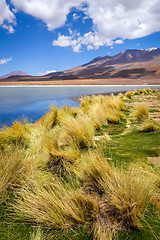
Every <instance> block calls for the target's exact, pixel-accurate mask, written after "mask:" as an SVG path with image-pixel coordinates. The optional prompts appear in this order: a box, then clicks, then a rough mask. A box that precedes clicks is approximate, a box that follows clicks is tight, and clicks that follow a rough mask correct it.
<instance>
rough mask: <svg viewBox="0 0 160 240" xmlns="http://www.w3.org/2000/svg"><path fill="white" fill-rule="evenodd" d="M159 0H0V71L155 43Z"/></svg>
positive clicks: (58, 65) (61, 64)
mask: <svg viewBox="0 0 160 240" xmlns="http://www.w3.org/2000/svg"><path fill="white" fill-rule="evenodd" d="M159 23H160V0H134V1H133V0H0V76H2V75H5V74H7V73H9V72H11V71H16V70H21V71H24V72H25V73H27V74H29V75H43V74H45V73H49V72H50V71H62V70H66V69H70V68H73V67H75V66H78V65H82V64H85V63H87V62H89V61H91V60H92V59H93V58H95V57H98V56H106V55H111V56H113V55H115V54H117V53H119V52H120V51H124V50H127V49H148V48H150V47H160V24H159Z"/></svg>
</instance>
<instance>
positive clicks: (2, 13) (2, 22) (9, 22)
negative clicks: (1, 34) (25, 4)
mask: <svg viewBox="0 0 160 240" xmlns="http://www.w3.org/2000/svg"><path fill="white" fill-rule="evenodd" d="M15 24H16V22H15V15H14V13H13V12H12V11H11V10H10V8H9V6H8V5H7V3H6V1H5V0H0V26H2V28H4V29H7V30H8V31H9V32H10V33H13V32H14V29H13V25H15Z"/></svg>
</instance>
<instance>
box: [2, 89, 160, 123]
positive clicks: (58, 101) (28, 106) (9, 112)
mask: <svg viewBox="0 0 160 240" xmlns="http://www.w3.org/2000/svg"><path fill="white" fill-rule="evenodd" d="M146 87H150V88H152V89H154V88H158V89H160V85H158V86H157V85H156V86H155V85H154V86H144V85H143V86H133V85H131V86H126V85H125V86H124V85H119V86H113V85H112V86H102V85H99V86H41V87H39V86H38V87H37V86H34V87H33V86H25V87H24V86H16V87H15V86H7V87H6V86H4V87H3V86H1V87H0V126H3V125H11V124H12V122H14V121H15V120H21V119H23V117H25V118H27V119H28V120H29V121H30V122H35V121H36V120H38V119H39V118H40V117H42V116H43V115H44V114H45V113H46V112H47V111H48V110H49V106H50V105H57V106H58V107H61V106H63V105H65V104H66V105H71V106H79V103H77V102H75V101H73V100H71V99H70V98H71V97H74V96H79V95H85V94H97V93H107V92H113V93H114V92H117V91H128V90H134V89H141V88H146Z"/></svg>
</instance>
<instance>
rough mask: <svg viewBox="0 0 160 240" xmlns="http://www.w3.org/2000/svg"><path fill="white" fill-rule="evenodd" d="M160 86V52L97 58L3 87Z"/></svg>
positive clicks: (129, 52) (131, 52)
mask: <svg viewBox="0 0 160 240" xmlns="http://www.w3.org/2000/svg"><path fill="white" fill-rule="evenodd" d="M7 83H8V84H13V83H15V84H51V85H54V84H55V85H63V84H64V85H72V84H75V85H80V84H84V85H85V84H89V85H90V84H91V85H94V84H99V85H101V84H106V85H107V84H108V85H110V84H117V85H118V84H122V85H123V84H128V85H130V84H131V85H132V84H133V85H138V84H146V85H147V84H157V85H159V84H160V48H150V49H147V50H136V49H130V50H126V51H123V52H120V53H118V54H116V55H114V56H105V57H97V58H95V59H93V60H91V61H90V62H88V63H86V64H83V65H80V66H77V67H74V68H72V69H69V70H65V71H61V72H55V73H50V74H47V75H45V76H42V77H38V76H34V77H33V76H14V75H13V76H12V77H9V78H7V79H6V78H5V80H4V79H1V80H0V84H2V85H3V84H7Z"/></svg>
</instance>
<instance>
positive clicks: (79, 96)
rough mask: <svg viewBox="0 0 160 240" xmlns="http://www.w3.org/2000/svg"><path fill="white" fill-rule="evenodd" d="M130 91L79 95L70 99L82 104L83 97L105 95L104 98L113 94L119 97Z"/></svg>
mask: <svg viewBox="0 0 160 240" xmlns="http://www.w3.org/2000/svg"><path fill="white" fill-rule="evenodd" d="M128 91H129V90H125V91H116V92H106V93H95V94H94V93H93V94H84V95H78V96H74V97H70V98H69V99H71V100H72V101H75V102H78V103H80V98H81V97H85V96H89V97H90V96H98V95H103V96H109V95H111V94H113V95H115V96H117V95H118V94H119V93H122V94H125V93H126V92H128Z"/></svg>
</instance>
